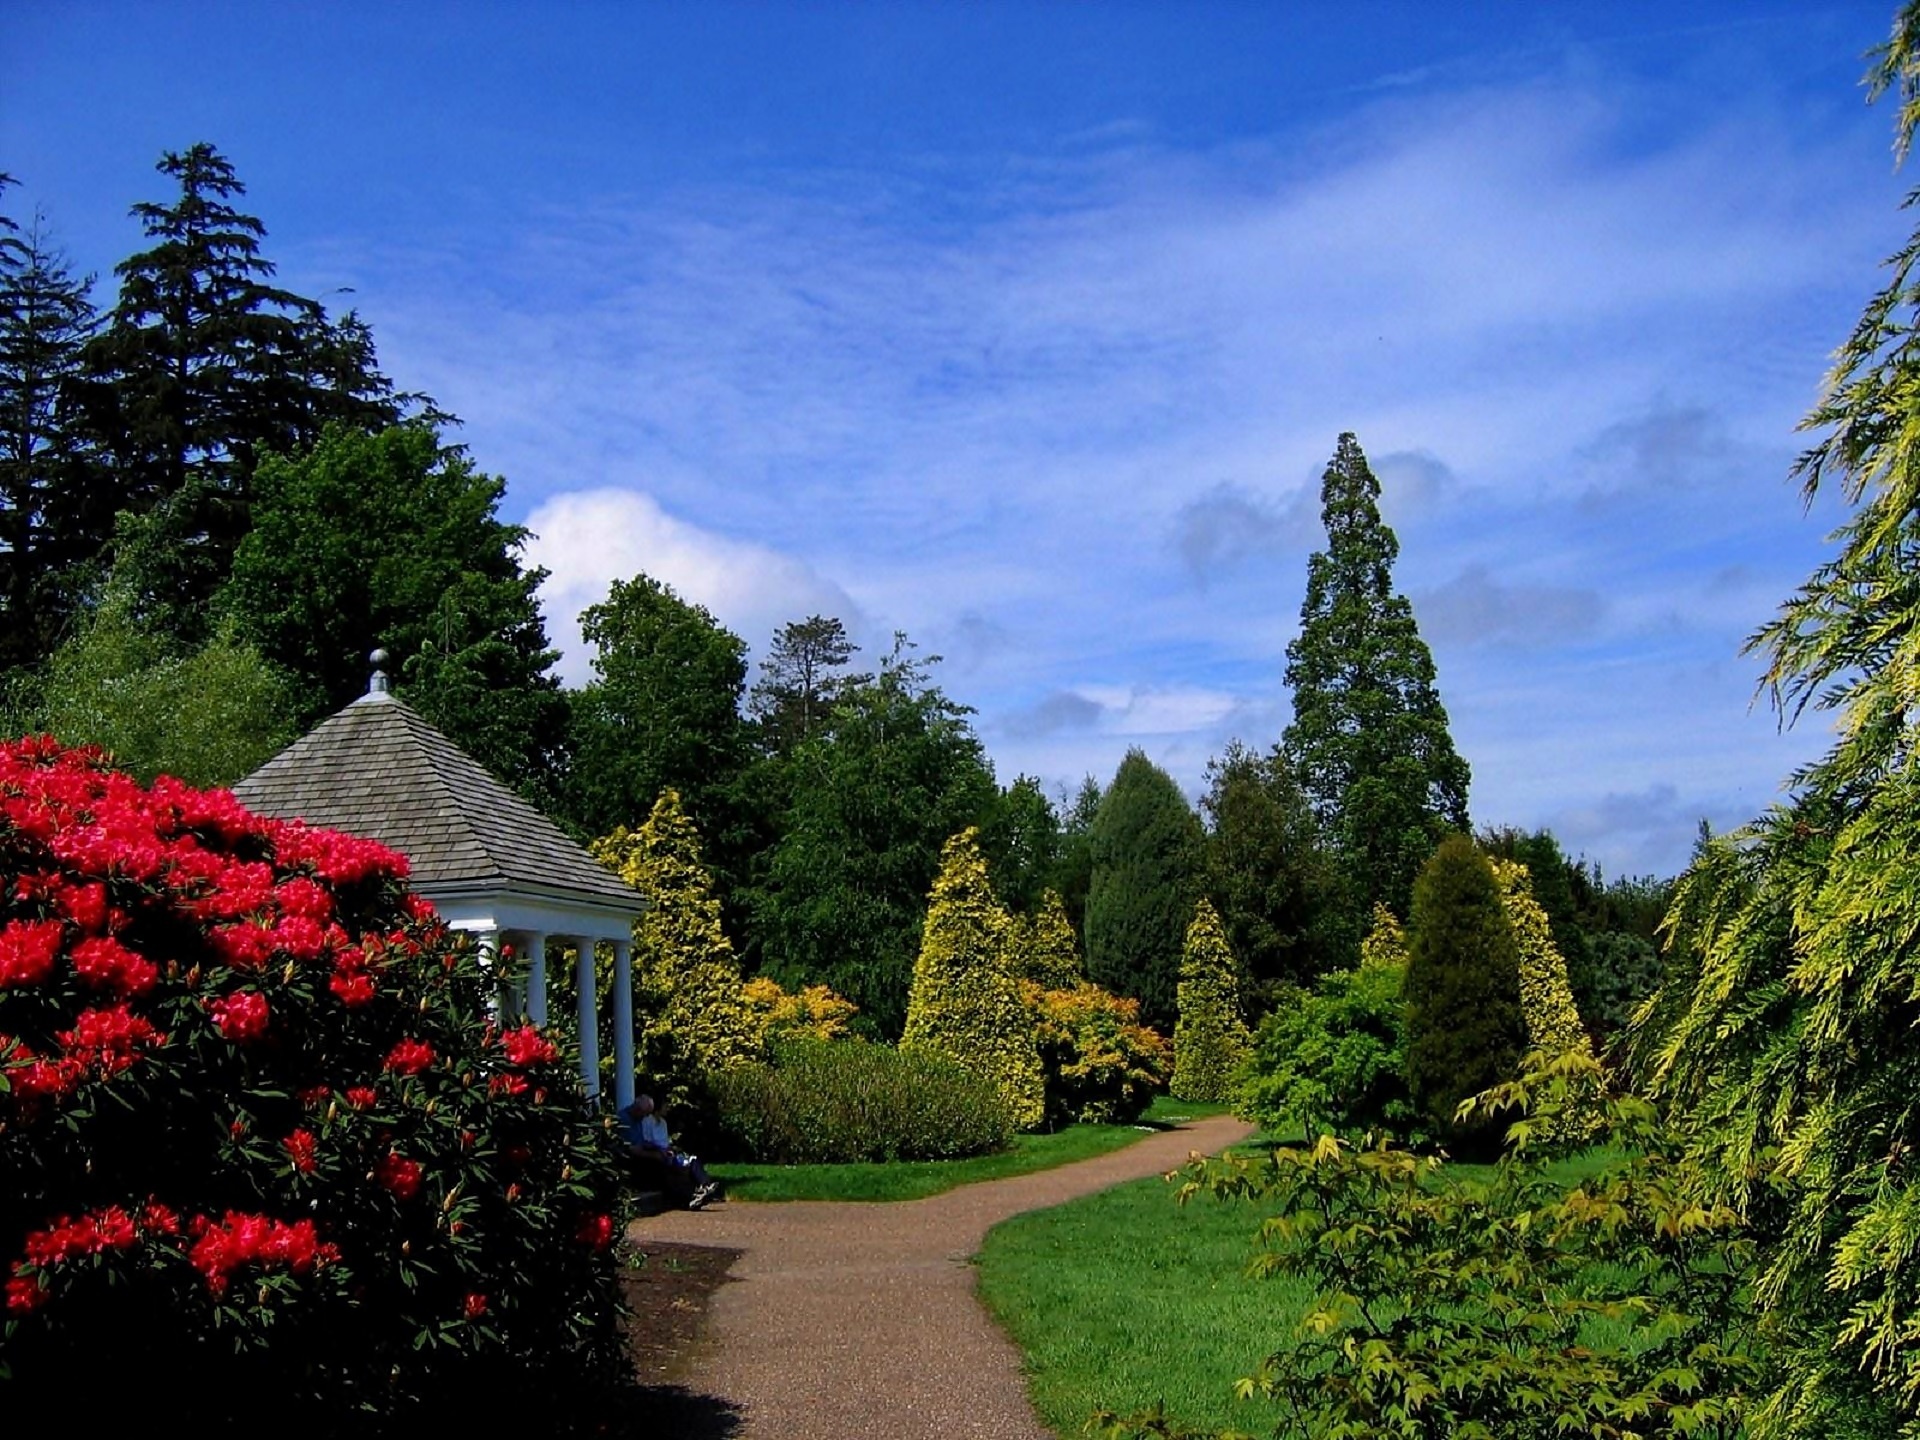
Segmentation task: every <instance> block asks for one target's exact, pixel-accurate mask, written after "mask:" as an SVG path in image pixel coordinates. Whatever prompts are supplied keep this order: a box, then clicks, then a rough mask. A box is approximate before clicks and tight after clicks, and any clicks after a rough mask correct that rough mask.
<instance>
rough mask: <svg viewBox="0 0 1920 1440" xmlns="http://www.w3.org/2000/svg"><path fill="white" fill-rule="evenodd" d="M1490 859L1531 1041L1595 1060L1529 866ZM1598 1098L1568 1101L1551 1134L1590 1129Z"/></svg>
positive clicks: (1575, 1135) (1549, 1050)
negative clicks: (1510, 936)
mask: <svg viewBox="0 0 1920 1440" xmlns="http://www.w3.org/2000/svg"><path fill="white" fill-rule="evenodd" d="M1488 863H1489V864H1490V865H1492V866H1493V878H1494V880H1495V882H1496V883H1497V884H1498V885H1499V887H1500V902H1501V904H1502V905H1503V906H1505V907H1506V912H1507V923H1508V924H1509V925H1511V926H1512V927H1513V940H1514V944H1515V946H1516V947H1517V948H1518V950H1519V954H1520V1014H1521V1016H1522V1018H1523V1019H1524V1020H1525V1021H1526V1026H1527V1044H1528V1046H1529V1047H1530V1048H1531V1049H1534V1050H1539V1051H1542V1052H1544V1053H1545V1054H1547V1055H1549V1056H1553V1057H1558V1056H1562V1055H1566V1054H1569V1053H1571V1054H1574V1055H1577V1056H1579V1057H1580V1058H1581V1059H1582V1060H1586V1061H1591V1060H1592V1059H1593V1058H1594V1054H1593V1040H1592V1038H1591V1037H1590V1036H1589V1035H1588V1034H1587V1027H1586V1026H1585V1025H1584V1024H1582V1023H1581V1020H1580V1007H1579V1006H1578V1005H1576V1004H1575V1003H1574V999H1573V986H1572V984H1571V983H1570V982H1569V980H1568V978H1567V962H1566V961H1565V960H1564V959H1562V958H1561V955H1560V950H1559V947H1558V946H1556V945H1555V944H1554V943H1553V929H1552V926H1551V924H1550V923H1549V922H1548V919H1547V912H1546V911H1545V909H1543V908H1542V907H1541V905H1540V902H1539V901H1537V900H1535V899H1534V898H1533V882H1532V878H1531V876H1530V874H1529V872H1528V870H1527V867H1526V866H1524V865H1522V864H1520V863H1519V862H1518V861H1514V860H1502V859H1499V858H1498V857H1494V856H1490V857H1488ZM1582 1073H1585V1072H1582ZM1598 1099H1599V1097H1598V1094H1597V1093H1596V1094H1595V1096H1594V1100H1595V1102H1596V1104H1595V1105H1594V1106H1590V1107H1583V1106H1578V1105H1574V1106H1570V1107H1569V1108H1568V1110H1567V1111H1566V1112H1565V1113H1564V1114H1563V1115H1561V1116H1560V1117H1559V1119H1558V1123H1557V1126H1556V1128H1555V1129H1554V1130H1553V1132H1552V1136H1551V1138H1555V1139H1564V1140H1573V1139H1579V1138H1582V1136H1583V1135H1586V1134H1591V1133H1592V1126H1593V1124H1594V1123H1595V1118H1596V1116H1597V1114H1598V1110H1597V1102H1598Z"/></svg>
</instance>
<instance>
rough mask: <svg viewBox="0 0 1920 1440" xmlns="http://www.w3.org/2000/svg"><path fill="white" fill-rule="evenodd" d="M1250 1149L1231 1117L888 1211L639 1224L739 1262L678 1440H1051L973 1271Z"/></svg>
mask: <svg viewBox="0 0 1920 1440" xmlns="http://www.w3.org/2000/svg"><path fill="white" fill-rule="evenodd" d="M1249 1133H1251V1129H1250V1127H1249V1126H1247V1125H1245V1124H1243V1123H1241V1122H1240V1121H1238V1120H1234V1119H1232V1118H1230V1117H1227V1116H1219V1117H1215V1118H1211V1119H1206V1120H1197V1121H1193V1122H1191V1123H1189V1124H1187V1125H1184V1126H1182V1127H1180V1128H1179V1129H1176V1130H1170V1131H1164V1132H1162V1133H1159V1134H1155V1135H1150V1136H1148V1137H1147V1138H1146V1139H1144V1140H1141V1141H1140V1142H1139V1143H1137V1144H1134V1145H1129V1146H1127V1147H1126V1148H1125V1149H1123V1150H1118V1151H1115V1152H1114V1153H1112V1154H1109V1155H1101V1156H1097V1157H1095V1158H1094V1159H1091V1160H1082V1161H1080V1162H1078V1163H1077V1164H1073V1165H1063V1166H1060V1167H1059V1168H1057V1169H1053V1170H1045V1171H1041V1172H1040V1173H1038V1174H1034V1175H1022V1176H1018V1177H1016V1178H1014V1179H1011V1180H993V1181H988V1182H985V1183H983V1184H978V1185H968V1186H963V1187H962V1188H960V1189H958V1190H950V1191H948V1192H947V1193H946V1194H944V1195H936V1196H934V1197H932V1198H931V1199H927V1200H910V1201H904V1202H900V1203H897V1204H840V1203H834V1204H827V1203H807V1202H798V1203H792V1204H762V1205H755V1204H749V1203H745V1202H741V1203H736V1204H731V1205H729V1204H719V1205H714V1206H712V1207H710V1208H708V1209H706V1210H703V1211H700V1212H698V1213H692V1212H688V1211H684V1210H675V1211H668V1212H666V1213H665V1214H661V1215H654V1216H649V1217H647V1218H645V1219H642V1220H637V1221H635V1222H634V1225H633V1228H632V1230H631V1231H630V1232H629V1233H630V1235H631V1237H632V1239H633V1241H634V1242H635V1243H636V1244H637V1245H639V1246H640V1247H641V1248H642V1249H645V1248H646V1247H647V1245H648V1244H649V1243H654V1244H667V1245H674V1246H679V1245H697V1246H702V1247H720V1248H724V1249H726V1250H730V1251H736V1252H738V1253H737V1256H736V1257H735V1258H734V1259H733V1262H732V1265H731V1268H730V1269H729V1270H728V1273H727V1280H728V1283H726V1284H724V1285H722V1286H721V1287H720V1289H719V1291H718V1292H717V1293H716V1294H715V1295H714V1297H713V1300H712V1307H711V1309H710V1311H709V1312H708V1315H707V1321H706V1325H705V1329H704V1333H703V1335H702V1338H701V1340H700V1342H699V1343H698V1344H697V1345H696V1346H695V1347H694V1349H693V1351H692V1352H691V1354H689V1355H688V1356H687V1358H686V1360H685V1361H684V1363H683V1364H682V1365H681V1366H680V1368H679V1372H678V1373H677V1374H676V1375H675V1376H674V1377H673V1379H674V1380H675V1381H676V1384H675V1385H673V1386H672V1387H671V1396H672V1401H673V1404H672V1409H673V1410H674V1412H675V1417H674V1418H675V1421H676V1426H675V1433H679V1434H685V1435H689V1436H692V1435H709V1436H716V1437H717V1436H740V1437H743V1440H866V1437H872V1440H879V1437H887V1440H918V1437H926V1440H958V1437H975V1440H1048V1432H1047V1431H1046V1430H1045V1429H1043V1428H1042V1427H1041V1425H1040V1422H1039V1421H1038V1420H1037V1419H1036V1418H1035V1417H1034V1414H1033V1408H1032V1406H1031V1405H1030V1404H1029V1403H1028V1400H1027V1387H1026V1380H1025V1377H1024V1376H1023V1375H1022V1374H1021V1369H1020V1354H1019V1352H1018V1351H1017V1350H1016V1349H1015V1348H1014V1347H1013V1344H1012V1342H1010V1341H1009V1340H1008V1339H1007V1338H1006V1336H1005V1335H1003V1334H1002V1333H1001V1332H1000V1330H999V1328H998V1327H997V1326H996V1325H994V1324H993V1322H992V1321H991V1320H990V1319H988V1317H987V1314H986V1311H985V1309H984V1308H983V1307H982V1306H981V1304H980V1303H979V1301H978V1299H977V1298H976V1296H975V1293H974V1271H973V1267H972V1266H971V1264H970V1263H969V1261H970V1259H971V1257H972V1256H973V1255H974V1254H975V1252H977V1251H978V1250H979V1248H980V1245H981V1242H982V1241H983V1240H984V1239H985V1238H986V1233H987V1231H988V1230H989V1229H990V1228H991V1227H992V1226H994V1225H996V1224H998V1223H999V1222H1000V1221H1002V1220H1005V1219H1007V1218H1008V1217H1009V1216H1013V1215H1018V1214H1020V1213H1022V1212H1023V1211H1027V1210H1039V1209H1044V1208H1046V1207H1047V1206H1049V1205H1058V1204H1060V1203H1062V1202H1063V1201H1067V1200H1071V1199H1074V1198H1075V1197H1077V1196H1080V1195H1090V1194H1092V1193H1094V1192H1095V1191H1098V1190H1105V1189H1107V1188H1108V1187H1110V1186H1113V1185H1118V1184H1120V1183H1121V1182H1123V1181H1126V1180H1135V1179H1139V1178H1142V1177H1144V1176H1148V1175H1157V1174H1163V1173H1165V1172H1167V1171H1169V1170H1173V1169H1176V1168H1178V1167H1179V1166H1180V1165H1182V1164H1184V1163H1185V1162H1186V1160H1187V1159H1188V1158H1189V1156H1190V1155H1192V1154H1193V1153H1195V1152H1200V1153H1205V1154H1213V1153H1217V1152H1218V1151H1220V1150H1223V1149H1225V1148H1226V1147H1227V1146H1229V1145H1232V1144H1235V1143H1237V1142H1238V1141H1240V1140H1242V1139H1244V1138H1246V1136H1247V1135H1248V1134H1249Z"/></svg>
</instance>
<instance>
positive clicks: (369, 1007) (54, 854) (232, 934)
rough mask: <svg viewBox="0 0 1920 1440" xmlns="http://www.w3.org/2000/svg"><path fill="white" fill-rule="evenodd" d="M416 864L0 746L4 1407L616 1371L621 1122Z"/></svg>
mask: <svg viewBox="0 0 1920 1440" xmlns="http://www.w3.org/2000/svg"><path fill="white" fill-rule="evenodd" d="M405 875H406V862H405V860H404V859H403V858H402V857H400V856H398V855H396V854H394V853H393V852H392V851H390V850H387V849H385V848H383V847H382V846H379V845H377V844H374V843H372V842H370V841H365V840H357V839H352V838H349V837H347V836H343V835H338V834H334V833H331V832H328V831H322V830H316V829H310V828H308V827H305V826H302V825H298V824H289V823H284V822H281V821H275V820H266V819H261V818H258V817H256V816H253V815H251V814H249V813H248V812H247V811H245V810H244V809H242V808H241V806H240V805H239V804H238V803H237V802H236V801H235V800H234V798H233V797H232V795H230V794H228V793H227V792H225V791H197V790H193V789H190V788H188V787H187V786H184V785H181V784H179V783H177V782H174V781H170V780H168V779H165V778H162V779H160V780H158V781H156V782H155V783H154V785H153V786H152V788H151V789H147V788H143V787H142V786H141V785H139V784H138V783H137V782H135V781H133V780H131V779H129V778H128V777H126V776H124V775H121V774H118V773H116V772H114V771H112V770H110V769H108V768H107V767H106V766H105V765H104V763H103V762H102V761H101V759H100V758H99V757H98V756H97V755H95V754H93V753H90V752H82V751H69V750H62V749H60V748H59V747H58V746H56V745H55V744H54V743H53V742H51V741H36V740H28V741H16V742H10V743H5V744H0V1177H3V1178H0V1274H3V1275H4V1278H5V1287H6V1289H5V1296H6V1308H5V1312H4V1314H5V1331H4V1340H0V1367H4V1369H3V1370H0V1374H4V1375H5V1377H6V1379H5V1383H0V1400H4V1401H6V1402H8V1403H9V1408H10V1409H12V1410H13V1413H16V1414H18V1413H20V1411H19V1409H18V1408H17V1407H18V1405H20V1404H22V1403H25V1402H28V1401H31V1400H33V1399H36V1398H39V1397H42V1396H44V1397H45V1398H46V1399H47V1400H48V1401H49V1402H50V1403H57V1405H58V1408H57V1409H46V1410H42V1411H40V1412H39V1413H41V1414H42V1415H44V1416H52V1415H56V1414H57V1415H64V1416H67V1417H68V1418H69V1419H75V1418H78V1417H80V1416H82V1415H89V1414H91V1415H97V1414H98V1412H99V1409H100V1407H102V1406H108V1407H113V1406H119V1407H122V1408H124V1409H126V1410H128V1411H130V1412H136V1413H140V1414H144V1415H146V1416H147V1417H149V1418H152V1417H154V1416H160V1415H165V1416H167V1417H169V1418H175V1419H178V1418H182V1417H187V1418H197V1419H202V1420H205V1421H209V1422H225V1421H231V1420H245V1421H247V1422H249V1423H250V1424H251V1425H253V1426H259V1425H274V1424H279V1425H281V1426H283V1427H284V1426H286V1425H289V1424H291V1425H293V1426H294V1428H296V1429H299V1430H301V1431H303V1432H312V1431H314V1430H317V1429H321V1428H328V1427H334V1426H338V1427H339V1428H342V1429H347V1428H353V1429H363V1428H366V1427H368V1426H369V1425H370V1424H372V1423H374V1422H377V1421H378V1420H380V1419H382V1418H393V1417H396V1416H402V1415H408V1414H413V1415H415V1416H416V1418H417V1417H418V1415H419V1413H420V1411H419V1407H421V1406H423V1405H429V1404H430V1405H432V1406H433V1407H435V1408H434V1410H433V1412H432V1413H434V1414H436V1415H439V1416H441V1417H443V1418H444V1417H445V1415H446V1414H447V1413H448V1412H447V1410H446V1409H444V1408H443V1407H445V1406H447V1405H449V1404H450V1403H452V1402H453V1401H454V1400H455V1399H457V1398H458V1397H461V1396H466V1397H470V1398H472V1399H474V1400H479V1401H482V1402H484V1405H485V1406H486V1407H487V1408H489V1409H493V1408H496V1407H498V1406H499V1405H500V1404H501V1403H503V1402H505V1401H511V1400H513V1399H515V1398H518V1399H520V1400H532V1399H534V1398H535V1397H538V1400H539V1402H540V1403H541V1404H542V1405H543V1406H547V1405H553V1406H559V1405H563V1404H564V1403H565V1402H566V1401H568V1400H569V1399H571V1398H576V1397H578V1396H579V1395H580V1394H581V1393H582V1392H583V1390H584V1389H586V1388H589V1387H590V1386H591V1384H592V1383H593V1382H595V1381H597V1380H600V1379H603V1378H610V1377H612V1376H613V1375H615V1374H616V1373H617V1367H618V1363H619V1359H620V1355H619V1334H618V1303H617V1293H618V1285H617V1274H616V1269H615V1261H614V1257H613V1253H612V1239H613V1235H614V1232H615V1221H614V1218H613V1217H614V1208H615V1201H616V1198H617V1194H618V1176H617V1172H616V1171H615V1170H614V1168H613V1163H614V1162H613V1160H612V1151H611V1149H610V1147H609V1146H608V1143H607V1140H606V1137H605V1135H604V1133H603V1131H602V1129H601V1127H600V1122H596V1121H592V1120H589V1119H588V1118H587V1113H586V1109H585V1106H584V1104H583V1101H582V1098H581V1094H580V1089H579V1080H578V1077H577V1075H576V1074H575V1072H574V1069H573V1066H572V1061H571V1059H570V1057H568V1056H567V1055H564V1054H562V1053H560V1052H559V1051H557V1050H556V1048H555V1046H554V1045H553V1044H552V1043H551V1042H550V1041H549V1040H548V1039H547V1038H546V1037H545V1036H544V1035H542V1034H541V1033H539V1032H538V1031H536V1030H534V1029H532V1028H531V1027H522V1028H512V1029H506V1030H504V1031H503V1030H501V1029H500V1028H498V1027H497V1026H495V1025H494V1024H493V1023H492V1022H491V1020H490V1016H489V1010H488V1003H487V1002H488V998H489V996H490V995H491V994H492V993H493V985H494V981H493V979H492V978H490V977H489V976H487V975H486V974H485V973H484V972H483V971H482V970H481V968H480V965H479V961H478V958H477V956H476V955H475V953H474V952H473V950H472V949H471V948H470V947H469V946H468V945H467V943H466V942H465V941H464V940H462V939H460V938H459V937H456V936H454V935H453V934H451V933H450V932H449V931H448V930H447V929H446V928H445V927H444V926H443V925H442V924H441V923H440V922H439V921H438V920H437V919H436V918H435V917H434V915H433V912H432V910H431V907H429V906H427V905H426V904H425V903H424V902H423V901H421V900H420V899H418V898H417V897H415V896H413V895H410V894H409V893H408V892H407V890H406V886H405ZM266 1397H271V1400H272V1408H271V1409H262V1408H259V1406H260V1402H261V1401H263V1400H264V1399H265V1398H266ZM76 1407H78V1408H76ZM290 1407H291V1408H290Z"/></svg>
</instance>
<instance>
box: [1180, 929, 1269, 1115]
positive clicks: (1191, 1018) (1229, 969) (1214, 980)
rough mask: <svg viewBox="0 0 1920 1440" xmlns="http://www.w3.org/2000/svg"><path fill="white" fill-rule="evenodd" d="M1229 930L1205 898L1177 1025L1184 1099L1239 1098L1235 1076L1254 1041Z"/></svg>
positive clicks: (1185, 959) (1184, 962)
mask: <svg viewBox="0 0 1920 1440" xmlns="http://www.w3.org/2000/svg"><path fill="white" fill-rule="evenodd" d="M1234 975H1235V970H1234V963H1233V955H1232V953H1231V952H1230V951H1229V950H1228V949H1227V932H1226V929H1225V927H1224V926H1222V925H1221V923H1220V915H1219V912H1218V911H1216V910H1215V909H1214V908H1213V902H1212V901H1210V900H1202V901H1201V902H1200V903H1199V905H1197V906H1196V907H1195V908H1194V912H1193V923H1192V924H1191V925H1189V926H1188V927H1187V943H1186V949H1185V951H1184V952H1183V953H1182V955H1181V957H1180V985H1179V991H1178V994H1179V1011H1180V1019H1179V1023H1178V1024H1177V1025H1175V1027H1174V1031H1173V1093H1174V1094H1175V1095H1178V1096H1179V1097H1180V1098H1181V1099H1182V1100H1207V1101H1213V1102H1219V1101H1225V1100H1231V1099H1232V1098H1233V1090H1234V1077H1235V1076H1236V1075H1238V1074H1239V1072H1240V1068H1241V1066H1242V1065H1244V1064H1245V1063H1246V1059H1247V1048H1248V1045H1249V1043H1250V1041H1249V1037H1248V1035H1247V1026H1246V1022H1245V1021H1244V1020H1242V1019H1241V1018H1240V991H1239V986H1238V984H1237V983H1236V981H1235V978H1234Z"/></svg>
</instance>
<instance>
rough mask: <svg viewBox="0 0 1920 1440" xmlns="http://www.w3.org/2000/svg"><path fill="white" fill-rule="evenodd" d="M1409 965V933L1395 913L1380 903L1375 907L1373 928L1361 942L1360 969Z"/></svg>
mask: <svg viewBox="0 0 1920 1440" xmlns="http://www.w3.org/2000/svg"><path fill="white" fill-rule="evenodd" d="M1406 963H1407V932H1406V930H1405V929H1404V928H1402V926H1401V924H1400V922H1399V920H1397V919H1396V918H1394V913H1393V912H1392V911H1391V910H1389V909H1388V908H1387V907H1386V906H1385V905H1382V904H1380V903H1379V902H1378V901H1375V902H1374V906H1373V928H1372V929H1370V930H1368V931H1367V938H1366V939H1364V940H1362V941H1361V942H1360V968H1361V969H1363V970H1365V969H1372V968H1379V967H1384V966H1404V965H1405V964H1406Z"/></svg>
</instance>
